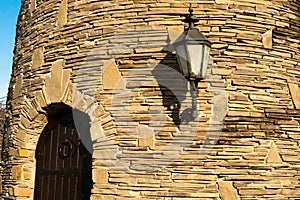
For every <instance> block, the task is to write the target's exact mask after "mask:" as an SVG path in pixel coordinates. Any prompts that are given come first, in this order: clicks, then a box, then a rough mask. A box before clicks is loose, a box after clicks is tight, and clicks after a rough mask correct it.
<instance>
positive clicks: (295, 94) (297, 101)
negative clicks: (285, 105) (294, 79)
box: [288, 83, 300, 109]
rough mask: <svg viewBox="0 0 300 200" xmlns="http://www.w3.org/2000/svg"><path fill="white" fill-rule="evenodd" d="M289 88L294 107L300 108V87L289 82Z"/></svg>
mask: <svg viewBox="0 0 300 200" xmlns="http://www.w3.org/2000/svg"><path fill="white" fill-rule="evenodd" d="M288 85H289V89H290V93H291V96H292V100H293V103H294V105H295V108H296V109H300V88H299V85H297V84H295V83H289V84H288Z"/></svg>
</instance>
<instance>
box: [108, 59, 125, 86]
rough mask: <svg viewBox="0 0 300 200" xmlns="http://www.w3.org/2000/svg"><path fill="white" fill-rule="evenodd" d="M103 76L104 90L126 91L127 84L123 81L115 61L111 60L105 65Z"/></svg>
mask: <svg viewBox="0 0 300 200" xmlns="http://www.w3.org/2000/svg"><path fill="white" fill-rule="evenodd" d="M102 76H103V77H102V81H103V89H105V90H115V89H125V83H124V81H123V80H122V75H121V73H120V71H119V69H118V67H117V65H116V63H115V61H114V60H110V61H107V62H106V63H105V65H104V67H103V75H102Z"/></svg>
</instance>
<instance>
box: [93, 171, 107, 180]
mask: <svg viewBox="0 0 300 200" xmlns="http://www.w3.org/2000/svg"><path fill="white" fill-rule="evenodd" d="M93 181H94V182H95V183H96V184H105V183H107V182H108V170H107V169H104V168H101V169H93Z"/></svg>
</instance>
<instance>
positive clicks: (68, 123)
mask: <svg viewBox="0 0 300 200" xmlns="http://www.w3.org/2000/svg"><path fill="white" fill-rule="evenodd" d="M85 134H89V133H85ZM36 161H37V164H36V180H35V181H36V182H35V192H34V199H35V200H88V199H89V198H90V194H91V187H92V174H91V172H92V156H91V154H90V153H89V152H88V151H87V149H86V148H85V147H84V145H83V143H82V142H81V140H80V138H79V134H78V132H77V131H76V128H75V125H74V121H73V119H72V115H70V114H68V115H66V116H65V117H63V118H62V119H60V120H58V121H56V122H55V123H51V122H49V124H48V125H47V126H46V127H45V129H44V131H43V133H42V134H41V136H40V139H39V142H38V145H37V149H36Z"/></svg>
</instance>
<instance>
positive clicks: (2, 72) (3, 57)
mask: <svg viewBox="0 0 300 200" xmlns="http://www.w3.org/2000/svg"><path fill="white" fill-rule="evenodd" d="M20 4H21V0H0V97H3V96H6V95H7V89H8V83H9V79H10V74H11V68H12V58H13V48H14V43H15V35H16V23H17V18H18V14H19V10H20Z"/></svg>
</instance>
